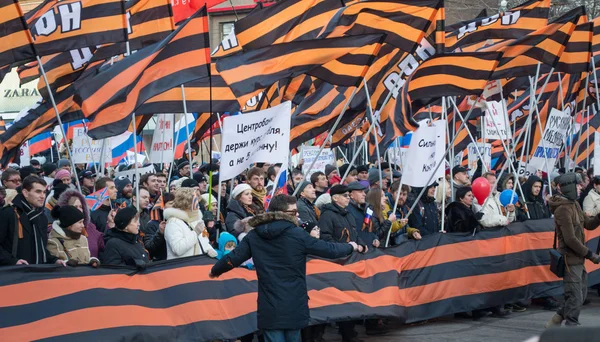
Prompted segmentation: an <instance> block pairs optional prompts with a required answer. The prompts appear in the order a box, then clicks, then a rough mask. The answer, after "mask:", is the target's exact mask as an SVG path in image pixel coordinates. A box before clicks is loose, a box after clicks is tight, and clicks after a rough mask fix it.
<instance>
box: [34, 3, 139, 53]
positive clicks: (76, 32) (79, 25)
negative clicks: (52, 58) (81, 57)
mask: <svg viewBox="0 0 600 342" xmlns="http://www.w3.org/2000/svg"><path fill="white" fill-rule="evenodd" d="M28 23H29V28H30V31H31V34H32V36H33V39H34V43H35V48H36V51H37V53H38V54H39V55H40V56H44V55H49V54H53V53H58V52H63V51H69V50H72V49H77V48H81V47H88V46H97V45H100V44H107V43H115V42H124V41H125V40H127V21H126V18H125V5H124V2H123V1H121V0H62V1H59V0H53V1H47V2H46V3H44V6H42V8H41V9H40V10H38V11H37V12H36V13H34V14H33V16H32V17H31V18H30V19H29V20H28Z"/></svg>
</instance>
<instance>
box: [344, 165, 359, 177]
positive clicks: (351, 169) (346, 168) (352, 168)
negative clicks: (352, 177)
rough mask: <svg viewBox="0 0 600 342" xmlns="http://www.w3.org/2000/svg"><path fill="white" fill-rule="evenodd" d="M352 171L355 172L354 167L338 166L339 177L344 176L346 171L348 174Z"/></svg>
mask: <svg viewBox="0 0 600 342" xmlns="http://www.w3.org/2000/svg"><path fill="white" fill-rule="evenodd" d="M348 169H350V171H348ZM354 170H356V167H354V165H352V167H350V164H344V165H342V166H340V176H344V175H345V174H346V171H347V172H348V174H350V172H352V171H354Z"/></svg>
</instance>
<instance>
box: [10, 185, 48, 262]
mask: <svg viewBox="0 0 600 342" xmlns="http://www.w3.org/2000/svg"><path fill="white" fill-rule="evenodd" d="M15 210H16V212H17V213H18V215H19V222H20V223H21V226H22V229H23V238H22V239H19V238H18V230H19V227H18V224H17V221H16V220H17V215H16V214H15ZM28 213H29V215H28ZM28 216H29V217H32V219H31V220H30V219H29V218H28ZM15 236H16V241H17V249H16V253H15V254H14V255H13V242H14V241H15ZM47 244H48V219H47V218H46V215H44V209H43V208H37V209H33V210H32V207H31V205H29V203H27V201H26V200H25V198H24V197H23V195H21V194H18V195H17V196H16V197H15V198H14V199H13V205H12V206H7V207H4V208H2V209H0V265H15V264H16V263H17V261H19V259H23V260H26V261H27V262H28V263H29V264H30V265H34V264H53V263H55V262H56V260H58V258H56V257H55V256H53V255H52V254H50V252H48V249H47V248H46V245H47Z"/></svg>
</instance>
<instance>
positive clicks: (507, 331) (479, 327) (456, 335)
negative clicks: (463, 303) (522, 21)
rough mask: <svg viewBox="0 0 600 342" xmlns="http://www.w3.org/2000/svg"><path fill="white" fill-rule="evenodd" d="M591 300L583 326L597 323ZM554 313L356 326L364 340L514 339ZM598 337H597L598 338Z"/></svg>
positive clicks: (333, 332)
mask: <svg viewBox="0 0 600 342" xmlns="http://www.w3.org/2000/svg"><path fill="white" fill-rule="evenodd" d="M589 298H590V299H591V300H592V303H590V304H588V305H586V306H585V307H584V309H583V311H582V313H581V316H580V322H581V323H582V325H584V326H588V327H592V326H600V297H598V294H597V293H596V291H595V290H592V291H590V292H589ZM552 315H553V312H551V311H545V310H543V309H542V308H541V307H536V306H533V307H530V308H529V309H528V310H527V311H525V312H522V313H512V314H511V315H510V316H508V318H492V317H484V318H482V319H481V320H480V321H477V322H474V321H473V320H470V319H457V318H454V317H453V316H447V317H442V318H438V319H435V320H430V321H428V322H427V323H424V324H419V325H408V326H406V325H400V324H394V323H393V322H390V333H389V334H387V335H384V336H366V335H365V334H364V328H363V327H357V331H358V332H359V334H360V335H359V338H361V339H363V340H364V341H378V342H379V341H381V342H387V341H389V342H391V341H402V342H428V341H444V342H448V341H461V342H481V341H484V342H508V341H511V342H514V341H525V340H527V339H528V338H530V337H532V336H535V335H539V334H541V332H542V331H543V330H544V324H545V323H546V322H547V321H548V320H549V319H550V317H552ZM325 339H326V340H327V341H341V337H340V336H339V335H338V334H337V329H334V328H331V327H329V328H328V329H327V334H326V335H325ZM599 340H600V337H599Z"/></svg>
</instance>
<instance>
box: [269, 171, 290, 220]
mask: <svg viewBox="0 0 600 342" xmlns="http://www.w3.org/2000/svg"><path fill="white" fill-rule="evenodd" d="M276 182H277V184H275V187H273V192H272V193H270V194H267V196H265V200H264V203H263V204H264V206H265V208H266V209H268V208H269V203H271V198H273V197H275V196H277V195H281V194H285V195H288V190H287V165H282V166H281V169H280V171H279V175H278V176H277V178H276ZM267 211H268V210H267Z"/></svg>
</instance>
